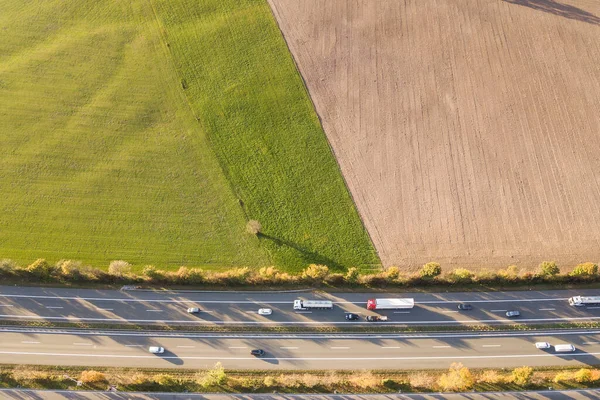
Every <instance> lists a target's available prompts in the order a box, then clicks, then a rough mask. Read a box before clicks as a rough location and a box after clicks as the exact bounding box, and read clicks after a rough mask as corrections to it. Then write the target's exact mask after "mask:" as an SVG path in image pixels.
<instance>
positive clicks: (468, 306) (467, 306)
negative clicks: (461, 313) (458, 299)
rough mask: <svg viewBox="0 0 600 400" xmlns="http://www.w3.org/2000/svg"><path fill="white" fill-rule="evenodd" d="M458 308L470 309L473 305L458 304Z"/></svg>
mask: <svg viewBox="0 0 600 400" xmlns="http://www.w3.org/2000/svg"><path fill="white" fill-rule="evenodd" d="M458 309H459V310H472V309H473V306H472V305H470V304H459V305H458Z"/></svg>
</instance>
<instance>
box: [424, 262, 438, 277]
mask: <svg viewBox="0 0 600 400" xmlns="http://www.w3.org/2000/svg"><path fill="white" fill-rule="evenodd" d="M441 273H442V266H441V265H440V264H438V263H436V262H429V263H427V264H425V265H423V268H421V277H422V278H426V279H431V278H435V277H436V276H438V275H440V274H441Z"/></svg>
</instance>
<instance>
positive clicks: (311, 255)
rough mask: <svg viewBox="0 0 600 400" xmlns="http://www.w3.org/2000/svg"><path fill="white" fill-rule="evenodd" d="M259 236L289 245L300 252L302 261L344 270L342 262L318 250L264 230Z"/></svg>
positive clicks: (278, 243)
mask: <svg viewBox="0 0 600 400" xmlns="http://www.w3.org/2000/svg"><path fill="white" fill-rule="evenodd" d="M257 236H258V238H259V239H266V240H270V241H271V242H273V243H274V244H275V245H276V246H287V247H289V248H292V249H294V250H296V251H297V252H298V253H300V257H301V258H302V261H304V262H305V263H306V264H322V265H326V266H328V267H329V268H330V269H333V270H338V271H339V270H343V266H342V265H341V264H339V263H337V262H335V261H334V260H332V259H330V258H327V257H325V256H323V255H321V254H319V253H317V252H314V251H310V250H309V249H306V248H304V247H302V246H300V245H299V244H297V243H294V242H290V241H289V240H286V239H280V238H276V237H274V236H269V235H266V234H264V233H262V232H259V233H258V234H257Z"/></svg>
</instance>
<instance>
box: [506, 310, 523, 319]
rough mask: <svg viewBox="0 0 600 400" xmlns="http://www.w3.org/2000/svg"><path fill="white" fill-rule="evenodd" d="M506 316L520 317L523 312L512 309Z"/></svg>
mask: <svg viewBox="0 0 600 400" xmlns="http://www.w3.org/2000/svg"><path fill="white" fill-rule="evenodd" d="M506 316H507V317H508V318H515V317H520V316H521V313H520V312H519V311H517V310H511V311H507V312H506Z"/></svg>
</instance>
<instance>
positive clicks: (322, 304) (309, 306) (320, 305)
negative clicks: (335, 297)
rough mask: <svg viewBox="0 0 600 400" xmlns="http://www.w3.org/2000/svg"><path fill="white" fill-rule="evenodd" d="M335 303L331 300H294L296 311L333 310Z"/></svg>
mask: <svg viewBox="0 0 600 400" xmlns="http://www.w3.org/2000/svg"><path fill="white" fill-rule="evenodd" d="M332 308H333V302H332V301H329V300H300V299H299V300H294V310H302V311H306V310H331V309H332Z"/></svg>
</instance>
